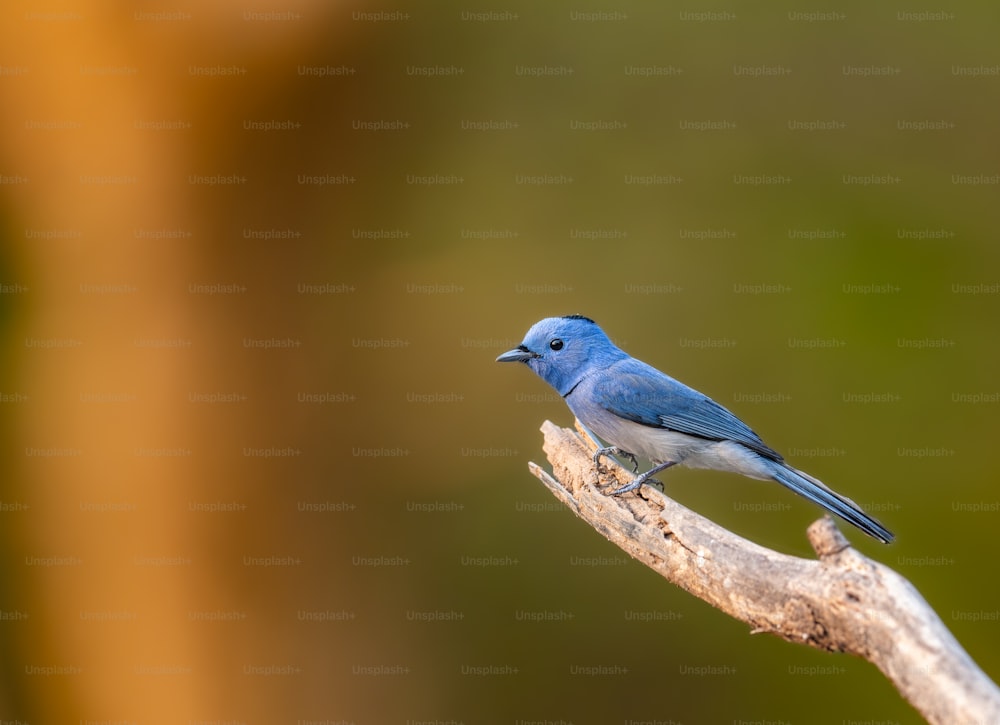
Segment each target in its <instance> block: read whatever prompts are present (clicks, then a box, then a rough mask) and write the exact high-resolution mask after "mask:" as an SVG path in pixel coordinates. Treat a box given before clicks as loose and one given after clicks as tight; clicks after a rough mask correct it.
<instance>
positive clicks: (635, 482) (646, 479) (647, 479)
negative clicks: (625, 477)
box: [611, 461, 677, 496]
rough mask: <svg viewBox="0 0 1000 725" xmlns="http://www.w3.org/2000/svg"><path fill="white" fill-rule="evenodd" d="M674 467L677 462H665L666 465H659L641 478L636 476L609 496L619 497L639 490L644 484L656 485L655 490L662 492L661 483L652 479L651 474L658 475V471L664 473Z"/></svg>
mask: <svg viewBox="0 0 1000 725" xmlns="http://www.w3.org/2000/svg"><path fill="white" fill-rule="evenodd" d="M675 465H677V461H667V462H666V463H661V464H660V465H658V466H655V467H653V468H651V469H649V470H648V471H646V472H645V473H644V474H642V475H641V476H636V477H635V478H634V479H632V481H630V482H629V483H627V484H625V485H624V486H622V487H621V488H618V489H615V490H614V491H612V492H611V495H612V496H621V495H622V494H623V493H628V492H629V491H634V490H636V489H637V488H639V486H641V485H642V484H644V483H650V484H657V488H659V489H660V490H661V491H662V490H663V483H662V482H661V481H657V480H656V479H655V478H653V474H654V473H659V472H660V471H665V470H666V469H668V468H670V467H671V466H675Z"/></svg>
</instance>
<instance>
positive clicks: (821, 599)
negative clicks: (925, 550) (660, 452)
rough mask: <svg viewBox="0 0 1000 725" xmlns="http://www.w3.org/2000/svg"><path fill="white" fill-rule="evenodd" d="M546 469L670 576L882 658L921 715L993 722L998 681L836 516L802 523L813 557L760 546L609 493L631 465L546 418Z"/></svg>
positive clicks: (750, 615)
mask: <svg viewBox="0 0 1000 725" xmlns="http://www.w3.org/2000/svg"><path fill="white" fill-rule="evenodd" d="M542 432H543V434H544V436H545V442H544V446H543V448H544V450H545V453H546V455H547V456H548V459H549V462H550V463H551V464H552V469H553V474H554V477H553V476H552V475H549V474H548V473H547V472H546V471H545V470H543V469H542V468H541V467H540V466H538V465H537V464H535V463H530V464H529V467H530V469H531V472H532V473H533V474H534V475H535V476H537V477H538V478H539V479H540V480H541V481H542V483H544V484H545V485H546V486H547V487H548V488H549V490H550V491H552V493H553V494H554V495H555V497H556V498H558V499H559V500H560V501H562V502H563V503H564V504H566V505H567V506H568V507H570V508H571V509H572V510H573V511H574V512H575V513H576V514H577V516H579V517H580V518H582V519H583V520H584V521H586V522H587V523H589V524H590V525H591V526H593V527H594V528H595V529H597V531H599V532H600V533H601V534H602V535H603V536H604V537H606V538H607V539H608V540H609V541H611V542H612V543H613V544H616V545H617V546H619V547H620V548H621V549H623V550H624V551H625V552H627V553H628V554H630V555H631V556H633V557H634V558H636V559H638V560H639V561H641V562H643V563H644V564H646V566H648V567H650V568H651V569H653V570H654V571H656V572H658V573H659V574H661V575H662V576H663V577H665V578H666V579H668V580H669V581H671V582H673V583H674V584H676V585H678V586H680V587H681V588H683V589H686V590H687V591H689V592H690V593H692V594H694V595H695V596H697V597H699V598H700V599H703V600H704V601H706V602H708V603H709V604H711V605H712V606H714V607H716V608H718V609H720V610H722V611H723V612H725V613H727V614H729V615H730V616H732V617H735V618H736V619H739V620H741V621H743V622H746V623H747V624H748V625H750V628H751V631H752V632H754V633H757V632H769V633H771V634H775V635H777V636H779V637H781V638H782V639H786V640H788V641H790V642H799V643H802V644H807V645H809V646H811V647H815V648H817V649H824V650H829V651H831V652H850V653H851V654H855V655H857V656H859V657H863V658H864V659H866V660H868V661H869V662H871V663H873V664H874V665H875V666H876V667H878V668H879V669H880V670H881V671H882V673H883V674H884V675H885V676H886V677H888V678H889V680H890V681H891V682H892V683H893V684H894V685H895V686H896V688H897V689H898V690H899V692H900V693H901V694H902V695H903V697H905V698H906V699H907V700H908V701H909V702H910V703H911V704H912V705H913V706H914V707H915V708H916V709H917V710H918V711H919V712H920V713H921V714H922V715H923V716H924V717H925V718H926V719H927V720H928V721H929V722H931V723H942V724H947V725H954V723H1000V689H998V688H997V686H996V685H995V684H994V683H993V681H992V680H990V678H989V677H987V676H986V674H985V673H984V672H983V671H982V670H981V669H979V667H978V666H977V665H976V663H975V662H973V660H972V658H971V657H969V655H968V654H967V653H966V652H965V650H963V649H962V647H961V645H960V644H959V643H958V641H957V640H956V639H955V638H954V637H953V636H952V634H951V633H950V632H949V631H948V629H947V628H946V627H945V626H944V623H943V622H942V621H941V620H940V619H939V618H938V616H937V615H936V614H935V613H934V611H933V610H932V609H931V607H930V605H928V604H927V602H926V601H925V600H924V598H923V597H921V596H920V594H919V593H918V592H917V590H916V589H915V588H914V587H913V585H912V584H910V583H909V582H908V581H907V580H906V579H904V578H903V577H902V576H900V575H899V574H897V573H896V572H895V571H893V570H892V569H889V568H888V567H886V566H884V565H882V564H879V563H878V562H875V561H873V560H871V559H869V558H867V557H865V556H863V555H862V554H860V553H858V552H857V551H856V550H855V549H853V548H851V546H850V544H849V543H848V541H847V539H845V538H844V536H843V534H841V533H840V531H839V530H838V529H837V527H836V525H835V524H834V522H833V520H832V519H830V518H829V517H825V518H823V519H820V520H819V521H816V522H815V523H813V524H812V526H810V527H809V529H808V532H807V534H808V537H809V541H810V543H811V544H812V546H813V549H814V550H815V551H816V554H817V555H818V557H819V559H818V560H811V559H801V558H798V557H794V556H788V555H785V554H780V553H778V552H776V551H772V550H770V549H766V548H764V547H761V546H758V545H757V544H754V543H753V542H750V541H747V540H746V539H743V538H741V537H739V536H737V535H735V534H733V533H731V532H730V531H728V530H726V529H724V528H722V527H721V526H718V525H717V524H714V523H712V522H711V521H709V520H708V519H705V518H703V517H702V516H699V515H698V514H696V513H694V512H693V511H691V510H689V509H687V508H685V507H683V506H681V505H680V504H678V503H677V502H675V501H673V500H672V499H670V498H668V497H667V496H665V495H663V494H662V493H660V492H659V491H657V490H655V489H653V488H651V487H649V486H644V487H643V488H642V489H640V490H639V491H638V492H637V493H638V494H639V495H635V494H628V495H624V496H608V495H607V493H606V491H607V490H610V488H613V487H617V486H619V485H623V484H625V483H626V482H628V480H629V474H628V473H627V472H626V471H625V470H624V469H622V468H621V467H620V466H618V465H617V464H615V463H614V462H613V461H611V460H608V459H604V461H606V466H607V468H608V475H607V476H603V475H602V477H601V479H602V480H601V481H600V483H599V481H598V474H597V471H596V469H595V467H594V463H593V459H592V455H593V450H594V448H593V444H592V442H591V441H590V440H589V438H587V437H586V436H581V435H578V434H577V433H576V432H575V431H573V430H571V429H569V428H560V427H558V426H556V425H554V424H553V423H551V422H550V421H546V422H545V423H544V424H543V425H542Z"/></svg>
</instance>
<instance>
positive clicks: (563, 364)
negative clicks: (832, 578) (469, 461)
mask: <svg viewBox="0 0 1000 725" xmlns="http://www.w3.org/2000/svg"><path fill="white" fill-rule="evenodd" d="M497 362H523V363H525V364H527V366H528V367H529V368H531V369H532V370H533V371H535V373H536V374H537V375H538V376H539V377H540V378H541V379H542V380H544V381H545V382H547V383H548V384H549V385H551V386H552V387H553V388H555V389H556V391H558V393H559V394H560V395H561V396H562V397H563V399H564V400H565V401H566V404H567V405H569V408H570V410H572V411H573V414H574V415H576V417H577V419H578V420H579V421H580V422H581V423H583V425H585V426H586V427H587V428H588V429H590V430H591V431H592V432H593V433H595V434H596V435H597V436H598V437H599V438H600V439H601V440H603V441H606V442H607V443H610V444H611V445H610V447H608V448H602V449H600V450H599V451H597V453H596V454H595V455H594V463H595V464H597V463H599V461H600V458H601V456H607V455H609V454H610V455H621V456H625V457H627V458H629V459H631V461H632V464H633V472H637V471H638V464H637V463H636V456H642V457H644V458H647V459H648V460H649V461H650V462H652V464H653V468H652V469H651V470H649V471H646V472H645V473H643V474H642V475H640V476H638V477H636V478H635V479H634V480H633V481H632V482H631V483H629V484H628V485H626V486H623V487H622V488H619V489H617V490H615V491H613V492H612V494H613V495H618V494H622V493H626V492H628V491H632V490H635V489H636V488H638V487H639V486H641V485H642V484H644V483H646V482H647V481H649V480H650V477H651V476H652V475H653V474H655V473H658V472H659V471H662V470H664V469H666V468H669V467H670V466H674V465H677V464H680V465H684V466H689V467H691V468H709V469H713V470H716V471H732V472H733V473H740V474H743V475H744V476H749V477H750V478H756V479H760V480H765V481H766V480H774V481H777V482H778V483H780V484H781V485H782V486H785V487H786V488H789V489H791V490H792V491H794V492H795V493H797V494H799V495H800V496H803V497H805V498H807V499H809V500H810V501H812V502H813V503H816V504H819V505H820V506H822V507H823V508H824V509H826V510H827V511H831V512H833V513H835V514H837V516H840V517H841V518H842V519H844V520H845V521H847V522H848V523H851V524H853V525H854V526H857V527H858V528H859V529H861V530H862V531H864V532H865V533H866V534H868V535H869V536H872V537H874V538H876V539H878V540H879V541H881V542H883V543H886V544H888V543H889V542H891V541H892V540H893V535H892V532H890V531H889V530H888V529H887V528H885V527H884V526H883V525H882V524H880V523H879V522H878V521H876V520H875V519H873V518H872V517H871V516H869V515H868V514H866V513H865V512H864V511H863V510H862V509H861V507H860V506H858V505H857V504H856V503H854V502H853V501H851V500H850V499H849V498H845V497H844V496H841V495H840V494H839V493H836V492H835V491H833V490H831V489H829V488H827V486H826V485H824V484H823V483H822V482H821V481H818V480H817V479H815V478H813V477H812V476H810V475H809V474H807V473H804V472H802V471H799V470H797V469H795V468H792V467H791V466H789V465H788V464H787V463H785V460H784V459H783V458H782V457H781V455H780V454H778V453H777V452H776V451H775V450H774V449H772V448H770V447H768V446H767V445H765V444H764V441H762V440H761V439H760V436H758V435H757V434H756V433H754V432H753V431H752V430H750V428H749V427H748V426H747V425H746V424H745V423H744V422H743V421H741V420H740V419H739V418H737V417H736V416H735V415H733V414H732V413H731V412H729V411H728V410H726V409H725V408H723V407H722V406H721V405H719V404H718V403H716V402H715V401H714V400H712V399H711V398H709V397H708V396H706V395H703V394H701V393H699V392H698V391H697V390H694V389H692V388H689V387H688V386H686V385H684V384H683V383H681V382H678V381H677V380H674V379H673V378H672V377H670V376H669V375H665V374H663V373H661V372H660V371H659V370H657V369H656V368H654V367H651V366H649V365H647V364H646V363H644V362H640V361H639V360H636V359H635V358H634V357H631V356H630V355H629V354H628V353H626V352H624V351H623V350H621V349H620V348H618V347H617V346H616V345H615V344H614V343H613V342H611V340H610V339H609V338H608V336H607V335H606V334H604V331H603V330H602V329H601V328H600V327H598V326H597V323H595V322H594V321H593V320H591V319H590V318H588V317H584V316H582V315H568V316H566V317H550V318H547V319H544V320H542V321H540V322H538V323H536V324H535V325H534V326H533V327H532V328H531V329H530V330H528V334H527V335H525V338H524V342H522V343H521V344H520V345H518V346H517V347H516V348H514V349H513V350H509V351H508V352H505V353H503V354H502V355H500V356H499V357H498V358H497Z"/></svg>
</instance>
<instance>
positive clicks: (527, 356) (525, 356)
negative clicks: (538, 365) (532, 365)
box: [496, 345, 541, 362]
mask: <svg viewBox="0 0 1000 725" xmlns="http://www.w3.org/2000/svg"><path fill="white" fill-rule="evenodd" d="M536 357H541V355H539V354H538V353H537V352H532V351H531V350H529V349H528V348H526V347H525V346H524V345H518V346H517V347H515V348H514V349H513V350H508V351H507V352H505V353H504V354H503V355H501V356H499V357H498V358H497V359H496V361H497V362H528V361H529V360H531V359H532V358H536Z"/></svg>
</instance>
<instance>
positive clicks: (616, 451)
mask: <svg viewBox="0 0 1000 725" xmlns="http://www.w3.org/2000/svg"><path fill="white" fill-rule="evenodd" d="M605 456H621V457H623V458H628V459H629V460H630V461H632V473H638V472H639V461H637V460H636V458H635V454H633V453H629V452H628V451H625V450H622V449H621V448H619V447H618V446H608V447H607V448H599V449H597V451H596V452H595V453H594V465H595V466H597V467H598V468H600V466H601V458H603V457H605Z"/></svg>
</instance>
